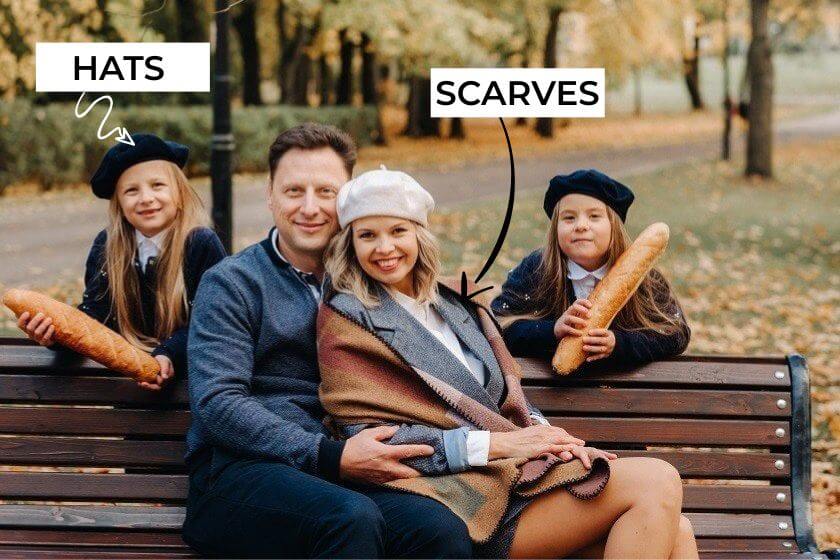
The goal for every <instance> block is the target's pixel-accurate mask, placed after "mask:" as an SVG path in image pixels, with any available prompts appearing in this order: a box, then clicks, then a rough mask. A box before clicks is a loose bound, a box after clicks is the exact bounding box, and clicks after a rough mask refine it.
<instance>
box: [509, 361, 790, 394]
mask: <svg viewBox="0 0 840 560" xmlns="http://www.w3.org/2000/svg"><path fill="white" fill-rule="evenodd" d="M518 361H519V363H520V364H521V365H522V374H523V379H524V380H525V381H526V382H539V383H540V384H545V382H546V381H548V382H549V383H550V384H557V385H580V384H581V383H608V384H611V385H638V384H639V383H657V384H666V385H714V386H717V387H720V386H724V385H730V386H744V385H749V386H757V387H790V373H789V371H788V366H787V363H786V362H785V360H784V359H783V358H780V359H778V360H773V361H768V362H767V363H755V362H740V361H723V360H720V361H692V357H691V356H686V357H685V358H683V359H680V360H668V361H662V362H653V363H651V364H647V365H644V366H641V367H639V368H637V369H635V370H633V371H622V372H616V373H596V372H590V373H588V374H586V373H584V374H574V375H571V376H567V377H562V376H558V375H555V374H554V373H552V371H551V367H550V366H549V364H548V363H547V362H545V361H543V360H537V359H530V358H524V359H519V360H518ZM777 371H781V372H782V377H781V379H779V378H777V377H776V372H777Z"/></svg>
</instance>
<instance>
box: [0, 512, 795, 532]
mask: <svg viewBox="0 0 840 560" xmlns="http://www.w3.org/2000/svg"><path fill="white" fill-rule="evenodd" d="M686 517H688V518H689V519H690V520H691V523H692V525H693V526H694V530H695V533H696V534H697V535H698V536H701V537H705V536H708V537H774V538H782V537H792V536H793V522H792V520H791V517H790V516H785V515H766V514H734V513H687V514H686ZM183 520H184V508H181V507H169V506H165V507H149V506H135V507H131V506H47V505H16V504H10V505H0V527H9V526H22V525H25V526H27V527H76V528H91V529H104V528H110V529H154V530H174V531H177V530H178V529H180V527H181V525H182V523H183ZM780 524H785V528H784V529H780V527H779V525H780Z"/></svg>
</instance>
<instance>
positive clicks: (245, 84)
mask: <svg viewBox="0 0 840 560" xmlns="http://www.w3.org/2000/svg"><path fill="white" fill-rule="evenodd" d="M256 16H257V5H256V4H254V3H253V2H245V3H244V4H242V5H241V6H240V7H239V13H237V14H236V16H234V18H233V22H232V23H233V28H234V29H236V34H237V35H239V52H240V53H241V54H242V103H243V104H245V105H262V96H261V94H260V46H259V44H258V43H257V19H256Z"/></svg>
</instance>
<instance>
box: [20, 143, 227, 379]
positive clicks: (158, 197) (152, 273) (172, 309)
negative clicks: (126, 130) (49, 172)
mask: <svg viewBox="0 0 840 560" xmlns="http://www.w3.org/2000/svg"><path fill="white" fill-rule="evenodd" d="M133 140H134V145H133V146H130V145H126V144H117V145H116V146H114V147H112V148H111V149H110V150H108V152H107V153H106V154H105V157H104V158H103V159H102V162H101V163H100V165H99V168H98V169H97V170H96V172H95V173H94V175H93V177H92V178H91V187H92V188H93V192H94V194H95V195H96V196H98V197H99V198H105V199H109V200H110V204H109V206H108V226H107V228H106V229H105V230H103V231H101V232H100V233H99V235H97V236H96V239H95V240H94V242H93V247H92V248H91V250H90V254H89V256H88V259H87V267H86V270H85V293H84V296H83V298H82V303H81V305H79V309H81V310H82V311H84V312H85V313H87V314H88V315H90V316H91V317H93V318H94V319H96V320H97V321H99V322H101V323H103V324H105V325H106V326H108V327H109V328H111V329H113V330H115V331H117V332H118V333H120V334H121V335H122V336H124V337H125V338H126V339H127V340H128V341H129V342H130V343H131V344H133V345H134V346H136V347H137V348H140V349H142V350H144V351H147V352H151V353H152V355H153V356H154V357H155V359H157V361H158V362H160V366H161V373H160V375H158V378H157V381H156V383H151V384H150V383H140V385H141V386H143V387H145V388H147V389H155V390H156V389H160V387H161V385H162V384H163V382H164V381H166V380H167V379H169V378H170V377H172V376H173V375H175V374H176V373H181V372H186V351H187V329H188V323H189V313H190V307H191V305H192V300H193V297H194V296H195V292H196V289H197V288H198V282H199V280H200V279H201V276H202V274H204V272H205V271H206V270H207V269H208V268H210V267H211V266H213V265H214V264H216V263H217V262H219V261H220V260H221V259H222V258H223V257H224V256H225V251H224V248H223V247H222V244H221V242H220V241H219V238H218V237H217V236H216V234H215V232H213V230H211V229H210V228H208V227H207V225H208V224H209V218H208V216H207V213H206V212H205V210H204V208H203V205H202V203H201V199H200V198H199V197H198V194H197V193H196V192H195V191H194V190H193V188H192V187H191V186H190V184H189V182H188V181H187V178H186V176H185V175H184V173H183V171H181V168H182V167H183V166H184V165H185V164H186V162H187V157H188V155H189V149H188V148H187V147H186V146H183V145H181V144H177V143H175V142H168V141H165V140H162V139H160V138H158V137H157V136H154V135H152V134H135V135H134V136H133ZM18 325H19V326H20V328H21V329H23V330H24V332H26V334H27V335H28V336H29V337H30V338H32V339H33V340H35V341H36V342H38V343H39V344H41V345H43V346H48V347H55V346H56V345H54V344H53V338H52V336H53V326H52V319H51V318H50V317H45V316H44V315H43V314H41V313H38V314H37V315H35V316H34V317H29V314H28V313H24V314H22V315H21V316H20V319H19V321H18Z"/></svg>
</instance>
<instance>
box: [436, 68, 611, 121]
mask: <svg viewBox="0 0 840 560" xmlns="http://www.w3.org/2000/svg"><path fill="white" fill-rule="evenodd" d="M431 82H432V85H431V87H432V91H431V94H432V107H431V114H432V117H436V118H440V117H467V118H469V117H478V118H481V117H557V118H603V117H605V116H606V101H605V99H604V95H605V90H606V87H605V72H604V69H603V68H432V70H431Z"/></svg>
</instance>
